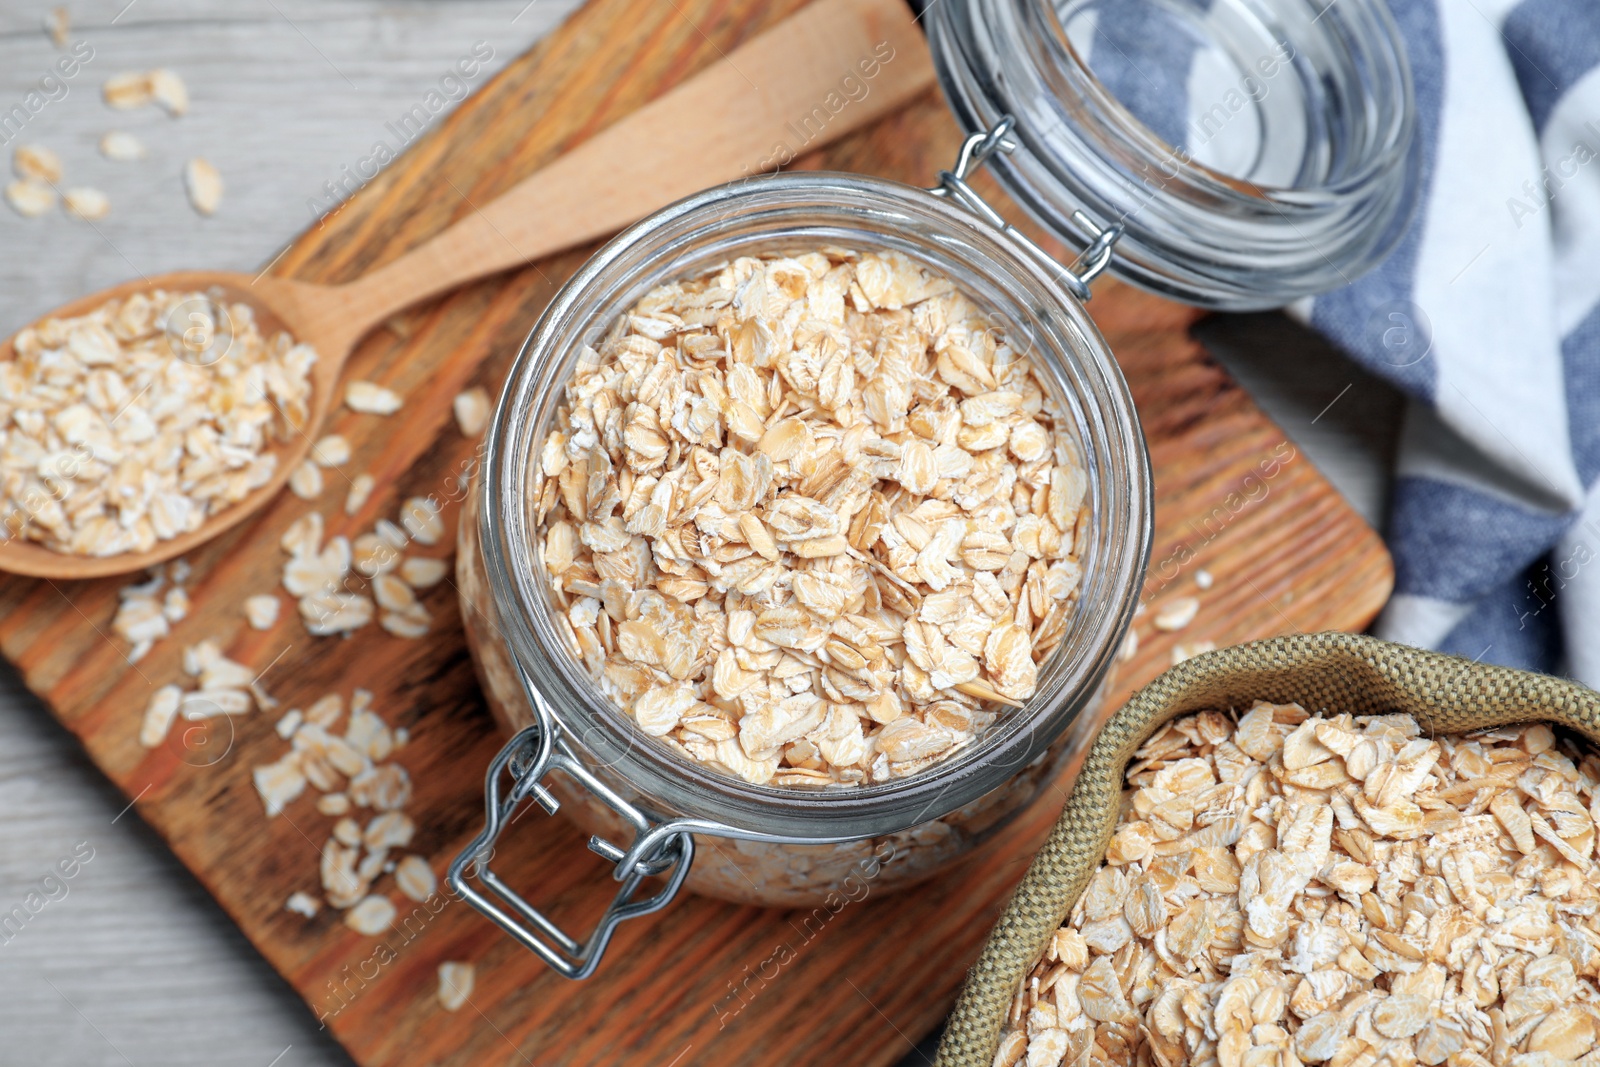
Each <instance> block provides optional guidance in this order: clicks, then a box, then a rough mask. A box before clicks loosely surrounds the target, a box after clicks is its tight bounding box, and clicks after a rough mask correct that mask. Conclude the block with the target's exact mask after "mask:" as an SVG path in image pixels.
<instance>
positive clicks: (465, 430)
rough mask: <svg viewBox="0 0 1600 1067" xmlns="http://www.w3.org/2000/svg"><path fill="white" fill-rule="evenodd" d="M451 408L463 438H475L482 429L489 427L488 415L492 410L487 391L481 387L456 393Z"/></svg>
mask: <svg viewBox="0 0 1600 1067" xmlns="http://www.w3.org/2000/svg"><path fill="white" fill-rule="evenodd" d="M451 407H452V408H453V409H454V410H455V415H456V426H457V427H458V428H460V430H461V434H462V436H463V437H477V436H478V435H479V434H481V433H483V430H484V427H486V426H488V425H489V414H490V412H491V411H492V410H493V405H492V403H491V402H490V400H489V393H488V390H486V389H484V388H482V387H481V386H475V387H473V388H471V389H468V390H467V391H466V392H463V393H457V394H456V398H455V400H454V401H453V402H452V404H451Z"/></svg>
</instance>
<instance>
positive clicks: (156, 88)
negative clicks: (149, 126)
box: [149, 67, 210, 215]
mask: <svg viewBox="0 0 1600 1067" xmlns="http://www.w3.org/2000/svg"><path fill="white" fill-rule="evenodd" d="M149 82H150V96H151V98H152V99H154V100H155V102H156V103H158V104H160V105H161V106H162V107H163V108H165V109H166V110H167V113H168V114H169V115H172V116H174V117H176V116H179V115H184V114H187V113H188V111H189V87H188V86H187V85H185V84H184V82H183V79H182V78H181V77H179V76H178V72H177V71H174V70H168V69H167V68H166V67H162V68H160V69H157V70H152V71H151V72H150V74H149ZM206 214H208V215H209V214H210V212H209V211H208V212H206Z"/></svg>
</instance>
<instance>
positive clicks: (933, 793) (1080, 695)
mask: <svg viewBox="0 0 1600 1067" xmlns="http://www.w3.org/2000/svg"><path fill="white" fill-rule="evenodd" d="M805 220H810V221H809V222H808V221H805ZM916 227H924V228H926V232H925V233H919V234H918V235H917V236H916V238H915V241H913V239H912V238H911V237H910V236H908V234H909V233H910V231H911V230H913V229H915V228H916ZM838 232H853V233H856V234H859V235H861V236H862V237H870V238H871V239H873V240H874V241H877V242H884V243H886V244H887V245H889V246H890V247H898V248H905V249H908V250H911V251H912V252H913V254H915V249H912V248H911V246H912V245H913V244H916V245H917V246H918V247H919V248H920V249H921V254H922V255H923V256H924V258H925V259H926V258H927V257H933V258H935V259H937V258H938V257H940V256H944V257H956V256H961V257H965V260H966V261H968V262H969V263H971V264H973V265H977V266H981V269H983V270H986V271H988V272H991V273H990V280H992V281H993V283H994V284H995V286H997V287H1000V288H1003V289H1005V290H1006V291H1008V292H1013V291H1014V292H1015V293H1016V294H1026V297H1025V299H1024V298H1023V297H1022V296H1020V295H1019V297H1018V299H1022V300H1023V302H1022V303H1020V304H1019V305H1018V306H1019V307H1021V308H1022V309H1023V311H1024V313H1025V314H1027V315H1029V316H1031V317H1032V318H1031V321H1030V322H1028V323H1027V324H1026V325H1027V326H1028V328H1029V330H1030V331H1031V332H1030V334H1029V336H1030V339H1031V340H1032V341H1033V343H1034V344H1035V345H1037V346H1038V348H1039V350H1040V355H1039V357H1036V358H1044V359H1047V360H1051V361H1052V371H1053V373H1057V374H1063V373H1064V374H1067V375H1068V376H1069V380H1070V381H1071V382H1072V383H1074V385H1075V386H1076V387H1079V388H1080V389H1081V391H1082V393H1083V394H1085V395H1081V396H1079V397H1078V398H1077V403H1078V413H1079V422H1080V424H1082V425H1080V426H1079V428H1078V432H1079V435H1080V437H1082V436H1085V435H1087V436H1088V437H1089V440H1086V441H1083V443H1082V444H1083V448H1084V451H1085V453H1086V455H1085V463H1086V466H1089V467H1090V468H1091V469H1090V470H1089V472H1088V473H1089V474H1090V480H1091V492H1093V493H1096V494H1099V496H1098V497H1097V498H1096V499H1095V504H1096V505H1097V514H1096V522H1103V523H1104V529H1103V532H1101V533H1100V535H1099V536H1100V537H1101V538H1102V540H1103V545H1102V546H1101V554H1102V556H1103V558H1102V559H1099V560H1097V561H1096V566H1097V567H1098V568H1099V573H1096V574H1090V573H1089V568H1088V567H1087V566H1086V567H1085V577H1084V587H1083V589H1084V592H1080V600H1079V605H1078V608H1077V610H1075V612H1074V614H1073V616H1072V620H1071V622H1069V626H1068V637H1067V638H1064V639H1063V641H1062V644H1061V646H1059V647H1058V648H1057V649H1056V650H1054V651H1053V652H1052V653H1051V656H1050V659H1051V660H1056V659H1058V658H1061V657H1065V658H1062V659H1061V662H1062V663H1064V664H1067V667H1068V668H1070V669H1068V671H1067V673H1066V674H1064V675H1062V677H1061V678H1060V679H1059V681H1058V686H1057V690H1056V691H1055V692H1056V695H1057V696H1058V697H1059V698H1061V699H1058V700H1057V702H1056V703H1057V705H1058V706H1052V705H1051V704H1050V702H1048V701H1036V702H1030V704H1029V706H1028V707H1027V708H1025V709H1022V710H1020V711H1015V712H1011V713H1008V714H1006V715H1003V716H1001V717H1000V719H999V720H998V721H997V722H996V723H995V725H994V726H993V727H991V728H990V730H989V732H988V733H986V734H985V735H983V736H982V737H980V738H979V740H977V741H976V742H974V743H972V744H971V745H969V746H968V747H967V748H966V749H964V750H962V751H959V752H956V753H954V754H952V755H950V756H949V757H947V758H946V759H944V760H942V761H940V762H939V763H936V764H934V765H933V766H931V767H929V768H928V769H926V770H924V771H922V772H920V773H917V774H915V775H911V776H908V777H906V778H903V779H895V780H891V781H890V782H887V783H882V784H875V785H867V786H854V787H845V788H830V789H822V790H807V789H802V788H795V787H775V786H761V785H753V784H751V783H747V782H744V781H742V780H740V779H737V778H733V777H731V776H728V775H725V774H721V773H718V772H717V771H714V770H712V769H711V768H709V767H704V766H701V765H699V764H696V763H693V762H691V761H689V760H687V759H685V758H684V757H682V756H680V755H679V754H676V753H673V752H671V751H669V750H668V749H667V748H666V746H664V745H661V744H659V743H655V742H654V739H652V738H648V737H645V736H644V735H643V734H642V732H641V731H639V730H638V729H637V727H636V726H634V725H633V723H632V720H631V719H629V718H628V717H627V716H626V714H625V713H623V712H620V711H619V710H617V709H616V707H615V705H614V703H613V702H612V701H611V700H610V699H609V698H606V697H604V696H603V695H601V694H600V693H599V690H598V688H597V687H596V686H594V685H593V684H592V683H588V684H587V689H585V685H584V683H583V682H580V681H578V679H580V678H583V679H586V678H587V672H586V671H585V670H584V668H583V666H582V664H581V662H580V661H579V660H578V659H577V657H575V656H573V655H572V654H571V652H570V651H569V650H568V649H567V648H566V647H553V643H552V637H553V636H554V634H555V633H556V631H555V630H554V628H553V627H550V626H544V628H543V630H541V625H542V624H543V623H545V622H548V619H549V616H550V615H551V614H553V612H552V611H551V607H550V602H549V600H548V599H547V598H546V596H545V595H544V592H543V588H544V587H543V579H542V570H543V568H542V565H541V564H540V563H539V561H538V560H537V558H536V552H535V551H534V546H535V544H536V537H537V528H536V522H535V517H534V516H533V515H532V514H530V512H531V511H532V509H531V508H530V507H529V496H530V493H531V486H532V484H533V480H532V472H533V470H534V464H536V463H537V462H538V452H539V446H540V445H541V444H542V440H543V434H544V431H543V430H542V429H541V428H540V427H539V426H537V425H535V423H536V418H535V413H536V408H537V407H538V406H539V404H540V403H545V404H547V405H549V404H553V403H554V401H553V399H551V397H552V395H553V394H555V393H559V392H560V391H561V389H562V386H563V385H564V378H563V375H564V372H569V371H570V365H571V363H572V362H573V361H574V360H575V358H576V356H575V351H574V350H575V348H577V347H581V342H582V338H583V337H584V336H586V333H585V331H591V332H590V334H588V335H592V331H595V330H597V329H599V328H600V326H603V327H606V328H608V327H609V326H610V325H611V323H612V321H614V312H617V311H620V310H625V309H626V308H627V307H629V306H631V304H632V303H633V302H634V301H635V300H636V299H637V296H638V295H642V291H643V290H644V289H646V288H649V287H653V286H654V285H658V284H660V283H662V282H665V281H668V280H671V279H672V278H675V277H683V276H684V275H685V274H686V273H692V270H691V267H690V264H691V263H694V262H700V261H703V260H707V259H708V258H714V257H715V256H716V255H717V254H719V253H721V252H723V251H725V250H726V249H727V248H730V247H733V246H734V245H735V244H738V243H739V242H743V243H744V244H752V243H755V242H759V241H761V240H764V239H773V238H778V237H782V238H783V239H784V240H786V241H788V243H790V244H793V243H795V241H796V237H795V235H796V234H800V233H804V234H805V235H806V236H807V238H808V239H810V238H811V237H812V236H813V235H828V234H835V233H838ZM719 239H721V240H723V242H724V243H720V244H719V243H718V242H719ZM825 243H828V242H826V241H822V240H819V241H818V244H817V245H813V246H812V247H818V246H820V245H821V244H825ZM833 243H839V242H838V241H834V242H833ZM695 257H699V258H698V259H696V258H695ZM723 258H724V259H726V258H729V257H727V256H724V257H723ZM1057 272H1059V268H1056V271H1054V272H1053V271H1052V270H1051V269H1050V268H1049V266H1048V265H1046V264H1044V263H1041V262H1040V261H1039V260H1038V259H1037V257H1036V256H1034V255H1033V254H1032V253H1029V252H1028V251H1027V250H1025V249H1024V248H1023V247H1022V246H1021V245H1020V244H1019V243H1018V242H1016V241H1014V240H1012V239H1011V238H1010V237H1008V236H1007V235H1006V234H1004V233H1003V232H1002V231H1000V230H997V229H995V228H993V227H991V226H989V225H987V224H985V223H981V222H979V221H978V220H977V219H975V218H974V217H973V216H971V215H969V214H967V213H966V212H965V211H964V210H962V209H961V208H959V207H957V206H955V205H952V204H950V203H948V202H946V201H945V200H943V199H941V198H939V197H936V196H934V195H933V194H931V193H930V192H929V191H927V190H924V189H918V188H915V187H912V186H908V185H903V184H901V183H898V182H892V181H888V180H885V179H880V178H873V177H867V176H863V175H856V174H842V173H831V172H801V173H789V174H779V175H766V176H759V177H755V178H748V179H743V180H740V181H736V182H732V183H729V184H727V185H722V186H717V187H714V188H712V189H708V190H705V191H703V192H701V193H697V194H695V195H693V196H690V197H687V198H685V199H683V200H680V201H678V202H677V203H675V204H672V205H670V206H668V207H666V208H664V209H662V210H661V211H659V212H657V213H655V214H653V215H651V216H649V217H648V218H646V219H644V220H643V221H641V222H639V223H637V224H636V225H635V226H633V227H631V228H630V229H628V230H627V231H625V232H624V233H622V234H621V235H619V236H618V237H616V238H614V239H613V240H612V241H610V242H609V243H608V244H606V245H605V246H604V247H603V248H602V249H600V251H599V252H597V253H596V254H595V255H594V256H593V257H591V259H590V260H589V261H588V262H587V263H585V264H584V266H583V267H582V268H580V269H579V271H578V272H577V273H576V274H575V275H574V276H573V277H572V278H571V279H570V280H569V281H568V282H567V283H566V284H565V285H564V286H563V287H562V288H561V290H560V291H559V292H558V293H557V295H556V296H555V298H554V299H553V300H552V301H551V303H550V304H549V306H548V307H547V308H546V309H545V311H544V313H543V314H542V315H541V316H540V318H539V320H538V322H537V323H536V324H535V326H534V327H533V329H532V331H531V332H530V333H529V335H528V338H527V340H526V341H525V342H524V344H523V347H522V350H521V351H520V352H519V354H518V356H517V358H516V361H515V362H514V364H513V366H512V369H511V372H510V376H509V379H508V383H507V386H506V389H505V392H504V393H503V395H502V398H501V402H500V406H499V408H498V410H497V411H496V414H495V418H494V420H493V423H492V424H491V426H490V428H489V431H488V433H487V435H486V437H485V444H484V453H483V463H484V466H483V477H484V494H485V495H484V502H485V507H484V508H483V509H482V512H481V515H480V531H479V533H480V543H481V546H482V550H483V555H484V561H485V565H486V571H487V574H488V580H489V581H488V584H489V588H490V593H491V595H492V596H493V598H494V600H495V603H496V607H497V614H498V616H499V619H500V622H501V625H502V627H503V628H504V629H505V631H506V632H505V634H504V635H503V636H504V638H505V640H506V643H507V645H508V646H509V649H510V651H511V653H512V657H513V659H514V661H515V662H516V663H517V665H518V667H519V669H520V670H521V672H522V674H523V682H524V684H527V685H531V686H533V687H535V688H536V689H537V690H538V691H539V693H540V694H541V695H542V696H543V697H544V698H545V700H546V702H547V704H549V705H550V706H551V707H552V708H553V709H554V710H555V711H556V713H557V715H558V717H559V718H560V719H561V720H562V724H563V727H564V729H565V730H566V731H567V735H568V737H569V739H573V740H575V741H576V743H577V744H579V745H580V746H581V747H582V748H583V749H585V750H586V751H587V752H588V754H589V755H590V756H592V757H594V758H595V759H596V761H597V762H598V763H599V764H600V765H601V766H603V767H605V768H607V769H608V773H610V774H612V775H614V776H615V777H617V778H618V779H620V780H621V781H622V782H623V783H625V784H627V785H628V786H630V787H631V788H632V789H634V790H635V791H636V792H637V793H639V794H640V795H642V796H644V797H645V798H649V799H658V800H659V799H661V798H666V801H665V802H666V803H668V805H669V807H670V809H671V811H672V813H673V814H675V815H682V816H687V817H690V818H699V819H706V820H711V821H715V822H720V823H723V824H725V825H730V826H733V827H737V828H739V829H742V830H752V831H758V832H767V833H776V834H781V835H786V836H791V837H795V838H801V839H807V840H812V839H815V840H825V839H832V840H837V839H841V838H855V837H868V836H875V835H879V834H885V833H892V832H896V831H898V830H902V829H907V828H909V827H911V826H914V825H918V824H920V823H922V822H926V821H929V820H931V819H935V818H938V817H940V816H942V815H946V814H948V813H950V812H952V811H954V810H956V809H958V808H960V807H962V806H963V805H965V804H967V803H970V802H971V801H973V800H976V799H977V798H978V797H980V796H982V795H983V794H985V793H987V792H989V791H990V790H991V789H993V788H995V787H996V786H998V785H999V784H1001V782H1003V781H1004V780H1005V779H1007V778H1009V777H1010V776H1012V775H1013V774H1015V773H1016V772H1018V771H1020V770H1021V769H1022V768H1023V767H1024V766H1026V765H1028V764H1029V763H1030V762H1032V761H1033V760H1034V759H1036V758H1037V757H1039V756H1041V755H1042V754H1043V753H1044V752H1045V751H1046V749H1047V748H1048V747H1049V744H1050V743H1051V742H1053V741H1054V740H1055V739H1056V738H1057V737H1058V736H1060V735H1061V734H1062V733H1063V732H1064V731H1065V729H1066V727H1067V725H1069V724H1070V723H1071V721H1072V719H1073V717H1074V716H1075V715H1076V713H1077V711H1078V710H1079V709H1080V708H1081V706H1082V704H1083V702H1085V701H1086V700H1088V699H1089V697H1090V696H1091V695H1092V694H1093V693H1094V692H1095V691H1096V690H1097V689H1098V687H1099V686H1100V684H1101V683H1102V681H1103V680H1104V678H1105V676H1106V674H1107V672H1108V671H1109V670H1110V668H1111V665H1112V663H1113V661H1114V659H1115V656H1116V654H1117V652H1118V650H1119V648H1120V646H1121V642H1122V639H1123V636H1124V634H1125V632H1126V629H1127V626H1128V625H1129V623H1130V622H1131V619H1132V614H1133V611H1134V609H1135V606H1136V604H1137V600H1138V591H1139V588H1140V587H1141V585H1142V582H1143V578H1144V573H1145V567H1146V564H1147V561H1148V556H1149V551H1150V542H1151V537H1152V529H1153V523H1152V508H1153V503H1152V493H1153V490H1152V484H1151V483H1152V479H1151V475H1150V468H1149V459H1148V455H1147V453H1146V451H1145V446H1144V437H1143V434H1142V431H1141V429H1140V426H1139V421H1138V416H1137V413H1136V412H1135V410H1134V407H1133V402H1132V398H1131V396H1130V395H1129V393H1128V389H1127V385H1126V382H1125V381H1124V380H1123V378H1122V374H1121V371H1120V370H1119V369H1118V367H1117V364H1116V362H1115V360H1114V359H1112V357H1111V354H1110V351H1109V349H1108V348H1107V346H1106V344H1105V341H1104V339H1103V338H1102V337H1101V336H1100V334H1099V332H1098V330H1097V329H1096V328H1095V327H1094V325H1093V323H1092V321H1091V320H1090V319H1089V317H1088V315H1087V313H1086V312H1085V311H1084V309H1083V307H1082V305H1081V304H1079V302H1078V301H1077V300H1076V299H1075V298H1073V297H1072V296H1071V294H1070V293H1068V292H1067V291H1066V290H1065V289H1064V288H1063V287H1062V286H1061V284H1060V283H1059V282H1058V281H1057V280H1056V278H1055V277H1054V274H1055V273H1057ZM641 278H642V279H643V280H641ZM959 285H960V283H959V282H958V286H959ZM1012 310H1015V309H1012ZM599 319H605V320H606V321H604V322H603V323H601V324H600V326H596V324H595V322H596V320H599ZM563 361H565V363H563ZM1056 363H1059V366H1055V364H1056ZM1113 478H1114V479H1116V482H1115V483H1113V482H1111V481H1110V480H1109V479H1113ZM1096 479H1098V481H1097V480H1096ZM1113 491H1114V492H1116V493H1119V494H1122V495H1121V496H1120V497H1118V498H1117V499H1116V503H1117V505H1118V506H1119V507H1121V508H1122V511H1121V512H1120V513H1118V514H1115V515H1106V514H1102V513H1103V512H1104V511H1105V510H1106V508H1105V505H1106V504H1107V503H1108V501H1110V500H1111V499H1112V498H1111V493H1112V492H1113ZM1091 588H1092V589H1093V591H1094V594H1093V595H1094V597H1096V598H1100V599H1099V600H1097V601H1093V602H1091V600H1090V598H1089V597H1088V596H1086V593H1087V591H1088V590H1090V589H1091ZM1069 652H1070V656H1069V655H1068V653H1069ZM1064 669H1065V668H1064ZM1042 687H1043V686H1042V685H1041V688H1042ZM1068 698H1070V700H1068ZM1063 701H1067V702H1065V703H1064V702H1063ZM1072 701H1076V703H1072Z"/></svg>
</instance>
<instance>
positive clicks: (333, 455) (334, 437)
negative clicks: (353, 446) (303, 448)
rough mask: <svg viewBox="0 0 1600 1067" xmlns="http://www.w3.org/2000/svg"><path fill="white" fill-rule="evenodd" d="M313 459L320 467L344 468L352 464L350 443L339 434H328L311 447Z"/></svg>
mask: <svg viewBox="0 0 1600 1067" xmlns="http://www.w3.org/2000/svg"><path fill="white" fill-rule="evenodd" d="M311 458H312V460H314V461H315V462H316V463H317V464H318V465H319V466H323V467H342V466H344V465H345V464H346V463H349V462H350V442H349V441H347V440H345V438H343V437H342V436H340V435H339V434H336V433H330V434H327V435H325V436H324V437H322V438H321V439H320V440H318V441H317V443H316V444H314V445H312V446H311Z"/></svg>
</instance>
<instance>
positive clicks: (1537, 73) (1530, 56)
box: [1501, 0, 1600, 134]
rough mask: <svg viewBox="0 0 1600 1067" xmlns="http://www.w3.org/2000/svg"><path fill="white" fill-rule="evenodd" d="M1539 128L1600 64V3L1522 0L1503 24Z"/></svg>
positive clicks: (1539, 130)
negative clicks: (1569, 92)
mask: <svg viewBox="0 0 1600 1067" xmlns="http://www.w3.org/2000/svg"><path fill="white" fill-rule="evenodd" d="M1501 33H1502V35H1503V36H1504V37H1505V42H1506V56H1507V57H1508V58H1509V59H1510V60H1511V69H1512V70H1513V71H1515V72H1516V75H1517V84H1518V85H1519V86H1520V87H1521V89H1522V99H1523V100H1525V101H1526V102H1527V105H1528V114H1529V115H1530V116H1532V118H1533V130H1534V132H1535V133H1538V134H1542V133H1544V124H1545V123H1546V122H1547V121H1549V118H1550V113H1551V112H1553V111H1554V110H1555V109H1556V104H1558V103H1560V101H1561V98H1562V97H1563V96H1565V95H1566V93H1567V90H1568V89H1571V88H1572V87H1573V86H1574V85H1576V84H1578V82H1579V80H1580V79H1582V78H1583V76H1584V75H1585V74H1588V73H1589V72H1590V71H1591V70H1593V69H1594V68H1595V67H1596V66H1600V5H1597V4H1595V2H1594V0H1523V2H1522V3H1520V4H1518V5H1517V6H1516V7H1515V8H1514V9H1513V10H1512V12H1511V14H1510V15H1508V16H1507V17H1506V21H1505V25H1504V26H1503V27H1502V29H1501Z"/></svg>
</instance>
